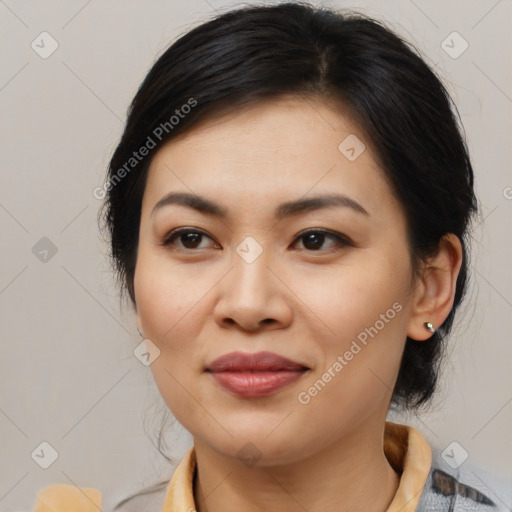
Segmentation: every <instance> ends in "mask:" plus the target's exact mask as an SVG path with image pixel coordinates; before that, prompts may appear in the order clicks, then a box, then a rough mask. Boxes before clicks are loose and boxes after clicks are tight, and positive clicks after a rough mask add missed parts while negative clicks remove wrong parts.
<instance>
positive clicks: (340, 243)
mask: <svg viewBox="0 0 512 512" xmlns="http://www.w3.org/2000/svg"><path fill="white" fill-rule="evenodd" d="M326 239H331V240H334V242H335V243H334V244H331V247H327V249H325V248H324V249H323V250H329V249H332V248H333V247H334V248H335V247H345V246H353V245H354V244H353V242H352V241H351V240H349V239H348V238H347V237H346V236H344V235H341V234H340V233H334V232H331V231H326V230H318V229H317V230H310V231H306V232H304V233H302V234H300V235H299V236H298V237H297V238H296V240H303V242H302V244H303V246H304V248H305V249H306V250H307V251H315V252H319V251H321V250H322V249H321V248H322V246H323V245H324V243H325V241H326Z"/></svg>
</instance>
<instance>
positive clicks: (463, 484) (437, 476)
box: [416, 449, 512, 512]
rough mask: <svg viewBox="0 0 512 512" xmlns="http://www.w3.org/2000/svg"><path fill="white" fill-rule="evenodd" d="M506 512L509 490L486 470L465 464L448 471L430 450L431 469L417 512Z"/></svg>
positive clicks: (511, 495) (511, 499) (511, 492)
mask: <svg viewBox="0 0 512 512" xmlns="http://www.w3.org/2000/svg"><path fill="white" fill-rule="evenodd" d="M468 510H470V511H475V512H510V511H511V510H512V489H511V487H510V484H508V485H507V484H506V483H505V481H504V480H502V479H500V478H499V477H498V476H496V475H495V474H493V473H491V472H490V471H488V470H487V469H485V468H483V467H481V466H478V465H475V464H472V463H469V462H465V463H464V464H462V465H461V466H459V467H457V468H452V467H450V466H449V465H448V464H447V463H446V462H445V461H444V460H443V458H442V457H441V454H440V453H439V451H438V450H435V449H433V450H432V466H431V469H430V472H429V475H428V477H427V481H426V483H425V487H424V488H423V492H422V494H421V497H420V501H419V503H418V506H417V509H416V511H417V512H440V511H446V512H459V511H468Z"/></svg>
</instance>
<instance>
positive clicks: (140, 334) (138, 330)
mask: <svg viewBox="0 0 512 512" xmlns="http://www.w3.org/2000/svg"><path fill="white" fill-rule="evenodd" d="M137 332H138V333H139V336H140V337H141V338H144V336H143V335H142V333H141V332H140V329H138V328H137Z"/></svg>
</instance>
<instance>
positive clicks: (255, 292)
mask: <svg viewBox="0 0 512 512" xmlns="http://www.w3.org/2000/svg"><path fill="white" fill-rule="evenodd" d="M347 137H349V138H348V139H347ZM356 137H357V138H356ZM362 143H363V144H366V149H364V146H362V145H361V144H362ZM170 193H181V194H183V196H181V197H182V199H183V198H185V197H187V198H189V199H187V200H186V201H183V200H182V201H177V200H171V199H169V200H168V201H165V202H164V203H160V206H158V204H159V202H160V201H161V200H162V199H163V198H165V197H166V196H168V194H170ZM335 195H336V197H337V198H338V199H337V200H332V201H331V202H330V203H326V204H325V205H323V206H322V205H321V202H320V201H314V200H313V199H314V198H319V197H324V198H326V197H327V196H329V197H330V196H333V197H334V196H335ZM194 198H195V199H194ZM186 203H189V204H186ZM194 205H195V207H194ZM206 205H208V206H209V207H208V208H206V207H204V208H203V206H206ZM212 205H215V206H214V207H212ZM220 212H222V213H223V215H221V214H220ZM178 228H180V229H183V231H182V232H181V233H180V234H178V235H177V236H175V237H172V238H170V237H169V234H170V233H171V232H172V231H174V230H177V229H178ZM306 231H307V232H308V233H306ZM326 232H328V233H326ZM337 237H339V238H337ZM166 240H168V241H169V243H168V244H167V245H164V242H165V241H166ZM134 284H135V299H136V311H137V324H138V326H139V328H140V329H141V331H142V332H143V334H144V337H145V338H147V339H149V340H151V342H152V343H153V344H154V345H156V346H157V347H158V349H159V350H160V355H159V356H158V357H157V358H156V359H155V361H154V362H153V363H152V365H151V369H152V372H153V375H154V378H155V381H156V384H157V386H158V389H159V391H160V393H161V395H162V397H163V399H164V401H165V402H166V404H167V406H168V407H169V409H170V410H171V412H172V413H173V414H174V416H175V417H176V418H177V419H178V421H179V422H180V423H181V424H182V425H183V426H184V427H185V428H186V429H187V430H188V431H189V432H191V434H192V435H193V436H194V439H195V441H196V442H198V443H199V442H200V443H202V444H203V446H208V447H209V448H211V449H213V450H215V451H216V452H217V453H220V454H223V455H226V456H232V457H236V456H237V454H238V456H239V457H240V456H241V455H243V454H244V453H245V452H247V451H249V452H251V450H252V451H253V452H255V453H257V454H258V455H257V456H258V457H260V456H262V457H263V458H262V459H261V462H260V464H263V465H265V464H266V465H274V464H280V463H291V462H294V461H297V460H300V459H303V458H305V457H307V456H309V455H313V454H315V453H318V452H319V451H320V450H322V449H325V448H328V447H329V445H331V444H332V443H336V441H339V440H341V439H343V438H345V437H346V436H349V435H355V433H356V432H362V431H363V429H364V428H376V429H381V428H382V425H383V422H384V420H385V418H386V414H387V411H388V406H389V402H390V399H391V394H392V389H393V387H394V384H395V381H396V377H397V374H398V370H399V366H400V359H401V355H402V352H403V349H404V344H405V339H406V336H407V329H408V324H409V321H410V318H411V309H412V300H413V299H412V297H413V294H412V293H411V292H412V289H413V284H412V270H411V263H410V253H409V248H408V244H407V238H406V219H405V216H404V213H403V210H402V207H401V205H400V203H399V202H398V201H397V199H396V198H395V196H394V195H393V193H392V191H391V189H390V186H389V185H388V183H387V181H386V180H385V178H384V176H383V173H382V171H381V170H380V169H379V167H378V165H377V163H376V161H375V160H374V158H373V156H372V153H371V150H370V147H369V144H368V141H365V139H364V136H363V134H362V133H361V132H360V130H359V129H358V127H357V126H356V125H355V124H353V123H352V122H351V121H350V120H349V118H348V117H345V116H343V115H342V114H340V113H339V111H338V112H336V111H335V110H334V108H332V107H330V106H329V104H327V103H324V102H319V101H314V100H312V99H308V100H307V101H306V100H302V99H298V98H293V97H289V98H287V99H281V100H279V101H274V102H266V103H262V104H259V105H257V106H255V107H251V108H249V109H245V110H242V111H239V112H238V113H236V114H233V115H230V116H226V117H223V118H222V119H216V120H215V121H211V122H206V123H203V124H202V125H201V126H200V127H198V128H196V129H194V130H192V131H191V132H190V133H189V134H188V135H186V136H182V137H180V138H178V139H175V140H173V141H170V142H169V143H168V144H167V145H165V146H164V147H162V148H161V149H160V150H159V151H158V152H157V153H156V154H155V156H154V158H153V160H152V163H151V166H150V170H149V175H148V180H147V185H146V190H145V193H144V198H143V205H142V216H141V224H140V238H139V247H138V258H137V265H136V271H135V283H134ZM263 351H264V352H270V353H273V354H276V355H279V356H283V357H285V358H287V359H289V360H291V361H293V362H295V363H297V365H298V366H297V367H293V366H290V367H285V365H279V364H277V365H276V366H271V367H266V366H264V365H263V366H259V367H257V368H256V370H257V371H256V372H251V371H250V370H251V368H252V369H253V370H254V367H245V368H244V367H242V368H241V367H239V366H236V364H235V363H233V365H234V366H231V367H230V369H231V370H234V371H226V370H227V369H229V368H226V367H221V366H218V365H212V363H213V362H214V361H215V360H216V359H218V358H219V357H221V356H224V355H226V354H230V353H233V352H238V353H240V352H241V353H244V354H256V355H257V354H258V353H260V352H263ZM263 359H264V360H265V361H266V362H267V363H268V362H269V359H268V358H266V359H265V358H263ZM260 363H261V361H260ZM304 368H306V369H304ZM210 370H218V371H210ZM259 370H261V371H259ZM263 370H266V371H263ZM272 372H273V373H272ZM247 443H252V444H251V445H247Z"/></svg>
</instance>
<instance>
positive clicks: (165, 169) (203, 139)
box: [144, 97, 397, 210]
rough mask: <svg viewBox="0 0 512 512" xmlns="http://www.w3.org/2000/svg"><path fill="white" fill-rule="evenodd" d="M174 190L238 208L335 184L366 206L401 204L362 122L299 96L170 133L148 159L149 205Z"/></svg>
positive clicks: (324, 190) (328, 190) (336, 189)
mask: <svg viewBox="0 0 512 512" xmlns="http://www.w3.org/2000/svg"><path fill="white" fill-rule="evenodd" d="M347 149H348V150H349V151H348V153H347ZM352 149H353V151H352ZM354 156H356V158H354ZM172 190H180V191H188V192H192V193H197V194H200V195H207V196H209V197H215V198H218V199H219V200H221V201H222V200H223V201H222V202H223V203H224V204H227V205H229V204H232V205H233V208H235V205H236V204H238V205H239V206H240V207H242V208H243V207H246V206H249V205H251V206H254V205H257V204H259V205H260V207H263V206H264V205H267V204H269V203H274V202H276V203H277V202H281V201H282V200H283V198H284V197H287V198H293V199H295V198H297V197H302V196H305V195H307V194H315V193H332V192H338V193H343V194H346V195H349V196H350V197H352V198H353V199H354V200H356V201H358V202H361V203H364V205H365V208H366V209H368V210H375V209H376V208H377V207H378V208H380V209H382V208H383V207H385V206H386V205H388V206H390V207H393V206H394V207H396V206H397V205H396V204H393V201H394V198H393V197H392V196H393V194H392V191H391V190H390V188H389V186H388V184H387V181H386V179H385V177H384V174H383V172H382V170H381V169H380V168H379V166H378V165H377V163H376V160H375V159H374V157H373V154H372V150H371V144H370V141H368V140H366V138H365V135H364V133H363V132H362V131H361V129H360V128H359V127H358V126H357V124H356V123H355V122H353V121H352V120H351V118H350V117H349V116H348V115H344V114H343V111H342V110H341V109H340V108H336V107H334V106H333V104H329V103H327V102H323V101H319V100H313V99H307V100H306V99H303V98H297V97H289V98H285V99H279V100H273V101H266V102H262V103H259V104H257V105H255V106H251V107H250V108H246V109H243V110H240V111H236V112H233V113H230V114H227V115H224V116H222V117H220V118H214V119H210V120H207V121H205V122H202V123H200V124H198V125H196V126H195V127H194V128H193V129H191V130H190V131H188V132H187V133H185V134H184V135H181V136H179V137H177V138H175V139H172V140H171V141H169V142H168V143H167V144H165V145H164V146H163V147H162V148H160V149H159V150H158V152H157V153H156V154H155V156H154V158H153V160H152V162H151V165H150V169H149V175H148V180H147V185H146V192H145V197H144V201H145V203H146V205H145V207H146V209H147V208H149V207H152V206H153V205H154V204H155V203H156V202H157V201H158V200H159V199H160V198H161V197H162V196H163V195H165V193H167V192H169V191H172ZM240 198H244V201H240Z"/></svg>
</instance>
